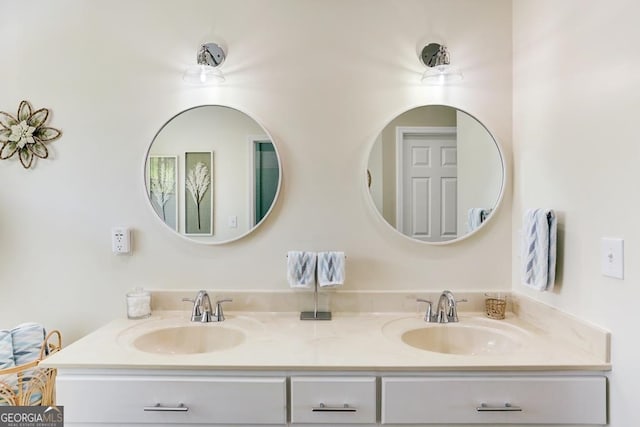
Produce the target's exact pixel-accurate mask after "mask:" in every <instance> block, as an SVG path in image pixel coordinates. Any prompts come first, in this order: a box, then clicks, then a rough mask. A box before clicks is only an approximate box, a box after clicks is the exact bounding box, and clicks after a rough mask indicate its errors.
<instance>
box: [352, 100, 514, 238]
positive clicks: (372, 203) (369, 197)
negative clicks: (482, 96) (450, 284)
mask: <svg viewBox="0 0 640 427" xmlns="http://www.w3.org/2000/svg"><path fill="white" fill-rule="evenodd" d="M420 107H448V108H452V109H454V110H456V111H459V112H461V113H464V114H466V115H468V116H469V117H471V118H473V119H474V120H475V121H476V122H478V123H479V124H480V125H481V126H482V127H483V128H484V129H485V130H486V132H487V133H488V134H489V136H490V137H491V139H492V140H493V142H494V144H495V145H496V150H497V152H498V156H499V158H500V164H501V165H502V179H501V180H500V190H499V192H498V196H497V198H496V201H495V204H494V206H493V211H492V212H491V214H490V215H489V216H488V217H487V219H486V220H485V221H483V222H482V223H481V224H480V225H479V226H478V227H477V228H475V229H474V230H473V231H470V232H468V233H466V234H464V235H463V236H461V237H457V238H455V239H451V240H446V241H441V242H430V241H425V240H419V239H414V238H412V237H410V236H408V235H406V234H404V233H402V232H401V231H399V230H398V229H397V228H396V227H394V226H393V225H392V224H390V223H389V221H387V219H386V218H385V217H384V215H383V214H382V212H380V210H379V209H378V207H377V206H376V204H375V201H374V200H373V196H372V195H371V191H370V186H371V178H370V177H371V173H370V172H369V168H368V166H369V159H370V157H371V151H372V149H373V147H374V146H375V144H376V139H377V137H378V135H381V134H382V132H383V131H384V130H385V129H386V128H387V126H389V125H390V124H391V123H392V122H393V121H394V120H395V119H397V118H398V117H400V116H401V115H403V114H405V113H407V112H409V111H411V110H414V109H416V108H420ZM364 170H365V172H366V179H363V180H362V181H363V187H362V188H363V191H364V192H365V193H366V195H365V198H366V199H367V203H368V205H369V206H370V208H371V209H372V210H373V211H374V212H375V214H374V215H375V216H376V217H377V218H378V219H379V220H381V222H382V223H383V224H384V225H385V226H386V227H387V228H388V229H390V230H392V231H393V232H394V233H395V234H396V235H400V236H402V237H403V238H404V239H406V240H409V241H411V242H414V243H418V244H424V245H429V246H445V245H453V244H456V243H459V242H461V241H463V240H466V239H468V238H469V237H471V236H474V235H476V234H477V233H478V232H479V231H480V230H482V229H484V228H485V226H486V224H487V223H488V222H489V221H490V220H492V219H493V218H494V217H495V214H496V210H497V209H498V208H499V207H500V205H501V204H502V200H503V198H504V193H505V188H506V185H507V172H508V167H507V161H506V157H505V155H504V151H503V149H502V145H501V144H500V142H498V139H497V138H496V137H495V135H494V134H493V132H491V131H490V130H489V128H487V126H486V125H485V124H484V123H483V122H482V121H480V120H479V119H478V118H477V117H476V116H474V115H473V114H470V113H468V112H467V111H466V110H463V109H461V108H458V107H455V106H453V105H447V104H421V105H416V106H414V107H410V108H408V109H406V110H403V111H402V112H400V113H399V114H396V115H394V116H393V117H392V118H391V120H389V121H388V122H387V123H386V124H385V125H384V126H382V127H381V128H380V131H379V132H378V133H377V134H376V138H374V140H373V142H372V143H370V144H369V149H368V150H367V153H366V158H365V166H364Z"/></svg>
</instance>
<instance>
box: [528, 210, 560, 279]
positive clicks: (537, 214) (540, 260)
mask: <svg viewBox="0 0 640 427" xmlns="http://www.w3.org/2000/svg"><path fill="white" fill-rule="evenodd" d="M557 228H558V225H557V220H556V215H555V213H554V212H553V210H551V209H529V210H527V211H526V212H525V214H524V218H523V222H522V258H521V260H522V282H523V284H524V285H525V286H529V287H531V288H533V289H537V290H539V291H550V290H552V289H553V286H554V284H555V279H556V240H557V237H556V235H557Z"/></svg>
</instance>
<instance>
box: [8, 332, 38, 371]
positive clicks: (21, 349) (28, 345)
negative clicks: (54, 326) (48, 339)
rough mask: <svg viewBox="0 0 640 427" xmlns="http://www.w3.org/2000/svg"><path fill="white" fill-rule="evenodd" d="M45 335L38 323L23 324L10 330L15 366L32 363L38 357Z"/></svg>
mask: <svg viewBox="0 0 640 427" xmlns="http://www.w3.org/2000/svg"><path fill="white" fill-rule="evenodd" d="M45 335H46V333H45V330H44V327H43V326H42V325H40V324H38V323H31V322H30V323H23V324H21V325H18V326H16V327H15V328H13V329H12V330H11V338H12V340H13V357H14V361H15V364H16V366H17V365H23V364H25V363H29V362H33V361H34V360H36V359H37V358H38V357H39V356H40V348H41V347H42V343H43V342H44V337H45Z"/></svg>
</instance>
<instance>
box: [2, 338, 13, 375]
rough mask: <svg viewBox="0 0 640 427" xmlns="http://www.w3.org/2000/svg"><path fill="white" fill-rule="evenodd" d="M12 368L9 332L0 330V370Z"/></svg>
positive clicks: (11, 348) (11, 341)
mask: <svg viewBox="0 0 640 427" xmlns="http://www.w3.org/2000/svg"><path fill="white" fill-rule="evenodd" d="M14 366H15V360H14V358H13V340H12V339H11V331H9V330H7V329H2V330H0V369H5V368H13V367H14Z"/></svg>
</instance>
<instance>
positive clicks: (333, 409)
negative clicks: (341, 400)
mask: <svg viewBox="0 0 640 427" xmlns="http://www.w3.org/2000/svg"><path fill="white" fill-rule="evenodd" d="M311 411H312V412H357V411H358V410H357V409H356V408H354V407H353V406H349V404H348V403H345V404H344V406H327V405H325V404H324V403H320V405H319V406H314V407H313V408H311Z"/></svg>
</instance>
